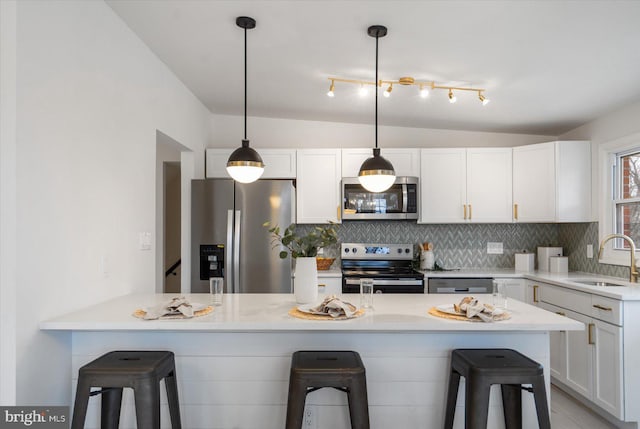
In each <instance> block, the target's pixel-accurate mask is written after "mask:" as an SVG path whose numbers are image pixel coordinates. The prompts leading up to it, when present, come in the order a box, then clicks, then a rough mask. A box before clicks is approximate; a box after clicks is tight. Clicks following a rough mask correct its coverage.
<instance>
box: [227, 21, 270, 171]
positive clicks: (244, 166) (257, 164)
mask: <svg viewBox="0 0 640 429" xmlns="http://www.w3.org/2000/svg"><path fill="white" fill-rule="evenodd" d="M236 25H237V26H238V27H240V28H243V29H244V138H243V139H242V147H239V148H238V149H236V150H234V151H233V153H231V156H229V160H228V161H227V172H228V173H229V176H231V177H232V178H233V180H236V181H238V182H241V183H251V182H255V181H256V180H258V179H259V178H260V176H262V173H263V172H264V163H263V162H262V158H261V157H260V155H259V154H258V152H256V151H255V150H253V149H252V148H250V147H249V140H248V139H247V30H250V29H252V28H255V26H256V21H255V19H253V18H249V17H248V16H240V17H238V18H237V19H236Z"/></svg>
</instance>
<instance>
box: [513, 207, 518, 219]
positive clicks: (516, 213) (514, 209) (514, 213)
mask: <svg viewBox="0 0 640 429" xmlns="http://www.w3.org/2000/svg"><path fill="white" fill-rule="evenodd" d="M513 218H514V219H515V220H518V205H517V204H514V205H513Z"/></svg>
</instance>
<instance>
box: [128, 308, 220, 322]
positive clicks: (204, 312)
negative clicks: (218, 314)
mask: <svg viewBox="0 0 640 429" xmlns="http://www.w3.org/2000/svg"><path fill="white" fill-rule="evenodd" d="M211 312H213V307H212V306H210V305H209V306H208V307H206V308H203V309H202V310H198V311H194V312H193V317H200V316H206V315H207V314H209V313H211ZM145 314H147V312H146V311H144V310H143V309H141V308H139V309H137V310H136V311H134V312H133V316H134V317H137V318H139V319H144V315H145ZM165 319H189V317H184V316H183V315H181V314H176V315H173V316H164V317H160V318H158V319H150V320H165Z"/></svg>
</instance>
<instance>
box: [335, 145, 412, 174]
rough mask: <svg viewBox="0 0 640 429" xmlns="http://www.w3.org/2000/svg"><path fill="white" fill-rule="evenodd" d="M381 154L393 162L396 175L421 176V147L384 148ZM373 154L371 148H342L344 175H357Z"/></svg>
mask: <svg viewBox="0 0 640 429" xmlns="http://www.w3.org/2000/svg"><path fill="white" fill-rule="evenodd" d="M380 155H382V156H383V157H385V158H386V159H388V160H389V162H391V164H392V165H393V168H394V170H395V172H396V176H413V177H419V176H420V149H395V148H389V149H387V148H382V149H381V150H380ZM372 156H373V151H372V149H371V148H366V149H342V177H357V176H358V172H359V171H360V166H361V165H362V163H363V162H364V161H365V160H366V159H367V158H371V157H372Z"/></svg>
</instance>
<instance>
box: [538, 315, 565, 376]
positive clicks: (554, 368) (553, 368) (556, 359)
mask: <svg viewBox="0 0 640 429" xmlns="http://www.w3.org/2000/svg"><path fill="white" fill-rule="evenodd" d="M540 307H541V308H544V309H545V310H547V311H551V312H553V313H556V314H559V315H561V316H566V312H565V311H564V309H562V308H560V307H556V306H555V305H551V304H548V303H546V302H541V303H540ZM566 335H567V333H566V332H564V331H552V332H550V333H549V347H550V352H551V356H550V360H549V364H550V368H549V372H550V374H551V376H553V377H554V378H555V379H556V380H558V381H561V382H562V383H566V382H567V380H566V378H567V338H566Z"/></svg>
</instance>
